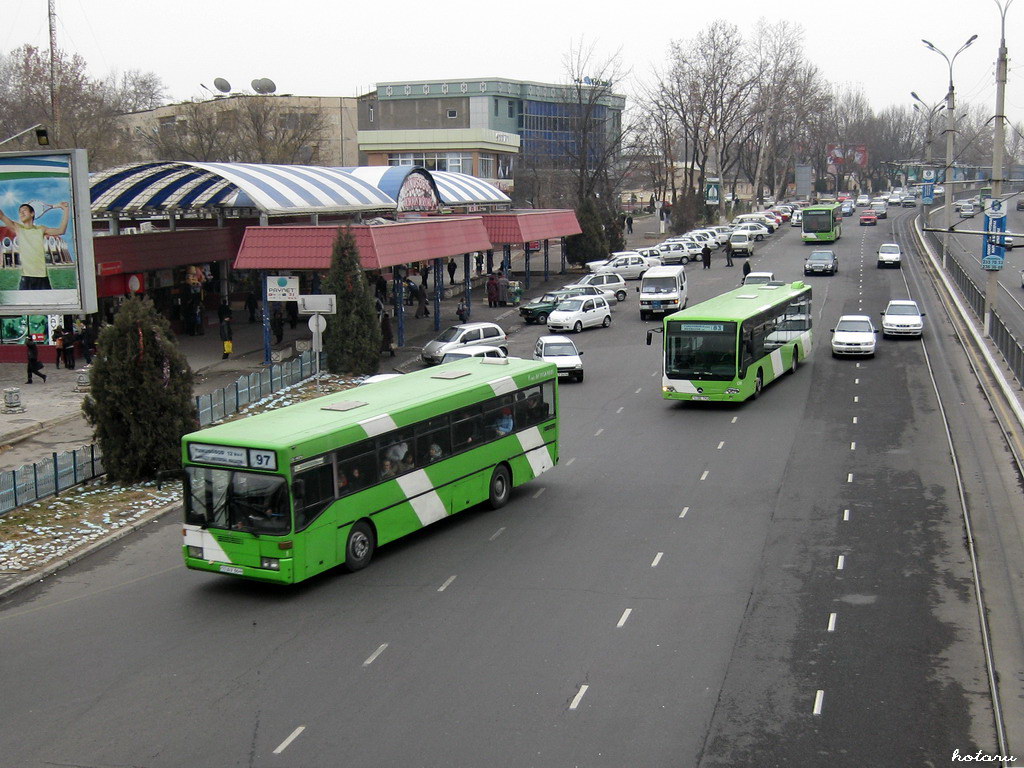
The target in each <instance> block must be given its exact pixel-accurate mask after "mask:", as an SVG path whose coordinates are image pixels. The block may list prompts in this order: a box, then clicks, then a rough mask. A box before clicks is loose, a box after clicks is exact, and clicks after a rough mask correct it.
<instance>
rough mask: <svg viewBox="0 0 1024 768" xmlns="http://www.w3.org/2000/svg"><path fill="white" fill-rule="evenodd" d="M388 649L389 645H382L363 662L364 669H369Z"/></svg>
mask: <svg viewBox="0 0 1024 768" xmlns="http://www.w3.org/2000/svg"><path fill="white" fill-rule="evenodd" d="M387 647H388V644H387V643H381V644H380V648H378V649H377V650H376V651H374V652H373V653H371V654H370V658H368V659H367V660H366V661H364V662H363V666H364V667H368V666H370V665H371V664H373V662H375V661H376V660H377V657H378V656H380V655H381V654H382V653H384V649H385V648H387Z"/></svg>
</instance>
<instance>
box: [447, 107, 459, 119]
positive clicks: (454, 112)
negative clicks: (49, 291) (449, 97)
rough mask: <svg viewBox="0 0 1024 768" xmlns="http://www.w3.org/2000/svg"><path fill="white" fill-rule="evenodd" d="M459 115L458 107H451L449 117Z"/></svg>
mask: <svg viewBox="0 0 1024 768" xmlns="http://www.w3.org/2000/svg"><path fill="white" fill-rule="evenodd" d="M458 116H459V112H458V110H456V109H449V110H448V117H449V118H452V117H458Z"/></svg>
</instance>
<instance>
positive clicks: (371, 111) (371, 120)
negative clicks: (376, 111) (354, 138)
mask: <svg viewBox="0 0 1024 768" xmlns="http://www.w3.org/2000/svg"><path fill="white" fill-rule="evenodd" d="M370 122H371V123H372V122H373V104H371V105H370Z"/></svg>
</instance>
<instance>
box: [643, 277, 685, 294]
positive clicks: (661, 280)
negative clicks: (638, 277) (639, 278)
mask: <svg viewBox="0 0 1024 768" xmlns="http://www.w3.org/2000/svg"><path fill="white" fill-rule="evenodd" d="M640 290H641V291H643V292H644V293H671V292H673V291H675V290H677V288H676V281H675V279H674V278H671V277H645V278H644V280H643V287H642V288H641V289H640Z"/></svg>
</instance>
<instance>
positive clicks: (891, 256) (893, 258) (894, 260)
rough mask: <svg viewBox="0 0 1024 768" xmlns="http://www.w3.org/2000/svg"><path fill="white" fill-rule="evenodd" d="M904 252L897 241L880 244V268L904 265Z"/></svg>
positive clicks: (898, 267)
mask: <svg viewBox="0 0 1024 768" xmlns="http://www.w3.org/2000/svg"><path fill="white" fill-rule="evenodd" d="M902 262H903V252H902V251H901V250H900V247H899V245H898V244H896V243H882V244H881V245H880V246H878V268H879V269H881V268H882V267H896V268H897V269H900V268H901V267H902V266H903V263H902Z"/></svg>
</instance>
